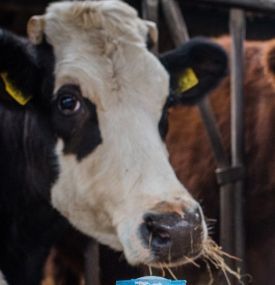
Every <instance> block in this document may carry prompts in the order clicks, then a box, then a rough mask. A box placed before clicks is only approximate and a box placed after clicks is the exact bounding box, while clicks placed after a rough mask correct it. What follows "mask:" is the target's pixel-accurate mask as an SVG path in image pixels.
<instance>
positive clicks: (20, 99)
mask: <svg viewBox="0 0 275 285" xmlns="http://www.w3.org/2000/svg"><path fill="white" fill-rule="evenodd" d="M0 75H1V77H2V79H3V81H4V84H5V90H6V92H7V93H8V94H9V95H10V96H11V97H12V98H13V99H14V100H15V101H16V102H17V103H18V104H20V105H22V106H24V105H26V104H27V103H28V102H29V101H30V99H31V98H32V97H31V96H28V97H25V96H24V95H23V93H22V92H21V91H20V90H18V89H17V88H16V87H15V86H14V85H12V83H11V82H10V80H9V79H8V74H7V73H0Z"/></svg>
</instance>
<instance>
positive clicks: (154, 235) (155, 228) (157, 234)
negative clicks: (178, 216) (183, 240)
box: [144, 216, 171, 247]
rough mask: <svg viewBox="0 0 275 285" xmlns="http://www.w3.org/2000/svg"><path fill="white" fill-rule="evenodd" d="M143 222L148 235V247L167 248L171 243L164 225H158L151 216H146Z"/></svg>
mask: <svg viewBox="0 0 275 285" xmlns="http://www.w3.org/2000/svg"><path fill="white" fill-rule="evenodd" d="M144 220H145V225H146V228H147V231H148V233H149V246H150V247H151V246H163V245H165V246H167V245H168V243H169V242H170V241H171V236H170V234H169V230H167V229H166V228H165V225H162V224H160V223H158V222H157V221H156V220H154V219H153V216H147V217H145V219H144Z"/></svg>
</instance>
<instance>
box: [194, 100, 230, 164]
mask: <svg viewBox="0 0 275 285" xmlns="http://www.w3.org/2000/svg"><path fill="white" fill-rule="evenodd" d="M198 105H199V106H198V107H199V110H200V114H201V117H202V121H203V123H204V126H205V128H206V130H207V134H208V137H209V139H210V143H211V146H212V150H213V152H214V156H215V160H216V162H217V165H218V168H221V169H224V168H228V167H229V166H230V164H229V159H228V157H227V155H226V152H225V150H224V147H223V144H222V140H221V134H220V131H219V129H218V126H217V123H216V119H215V117H214V114H213V111H212V108H211V105H210V103H209V100H208V98H207V97H206V98H204V99H203V100H202V101H201V102H200V103H199V104H198Z"/></svg>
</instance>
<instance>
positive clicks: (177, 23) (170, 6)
mask: <svg viewBox="0 0 275 285" xmlns="http://www.w3.org/2000/svg"><path fill="white" fill-rule="evenodd" d="M161 4H162V7H163V9H162V10H163V13H164V17H165V20H166V23H167V25H168V28H169V31H170V33H171V35H172V39H173V41H174V43H175V45H176V46H178V45H180V44H182V43H184V42H186V41H188V40H189V34H188V29H187V26H186V23H185V21H184V18H183V16H182V14H181V12H180V7H179V5H178V3H177V2H176V1H175V0H161Z"/></svg>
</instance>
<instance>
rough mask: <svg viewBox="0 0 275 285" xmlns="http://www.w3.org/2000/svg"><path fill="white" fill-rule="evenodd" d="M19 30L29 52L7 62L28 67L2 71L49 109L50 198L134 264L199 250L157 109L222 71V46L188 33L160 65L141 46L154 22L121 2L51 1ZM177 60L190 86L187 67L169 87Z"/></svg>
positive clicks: (196, 214) (199, 227)
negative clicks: (53, 174) (55, 170)
mask: <svg viewBox="0 0 275 285" xmlns="http://www.w3.org/2000/svg"><path fill="white" fill-rule="evenodd" d="M28 30H29V36H30V39H31V41H32V43H33V46H32V47H31V49H32V50H33V51H34V52H35V54H36V55H35V57H32V56H31V55H30V53H28V51H25V52H21V53H20V58H19V57H18V59H17V63H16V64H17V66H20V63H21V62H23V63H22V65H21V67H20V68H21V69H22V68H24V67H26V66H27V67H28V70H29V72H26V74H22V73H21V74H20V76H18V75H16V74H15V73H14V72H12V70H10V77H11V79H12V80H13V82H14V84H17V85H18V87H19V88H21V89H22V90H26V92H32V93H35V94H34V98H33V99H32V104H33V105H34V106H36V107H35V108H39V110H41V112H42V111H43V110H44V112H46V114H47V112H49V116H50V121H51V124H52V128H53V132H54V135H55V136H56V137H57V143H56V149H55V151H56V156H57V164H58V167H59V176H58V179H57V181H56V182H55V183H54V185H53V187H52V189H51V204H52V205H53V206H54V207H55V208H56V209H57V210H58V211H59V212H61V213H62V214H63V215H64V216H65V217H66V218H67V219H68V220H69V221H70V222H71V223H72V224H73V225H74V226H75V227H76V228H77V229H79V230H80V231H82V232H83V233H85V234H87V235H89V236H92V237H94V238H96V239H97V240H99V241H100V242H101V243H103V244H106V245H109V246H110V247H112V248H114V249H117V250H122V251H123V252H124V253H125V255H126V258H127V260H128V261H129V262H130V263H131V264H138V263H145V264H151V265H156V266H157V265H158V264H160V263H167V264H170V265H173V264H179V263H183V262H186V261H187V259H185V256H186V257H195V256H197V255H199V253H200V251H201V248H202V244H203V242H204V240H205V239H206V236H207V229H206V225H205V222H204V217H203V214H202V211H201V208H200V206H199V204H198V203H197V202H196V201H195V200H194V199H193V198H192V197H191V195H190V194H189V193H188V191H187V190H186V189H185V188H184V186H183V185H182V184H181V183H180V182H179V180H178V179H177V177H176V176H175V173H174V171H173V169H172V167H171V165H170V164H169V157H168V153H167V150H166V147H165V144H164V142H163V139H162V137H161V135H160V129H161V133H162V134H163V135H165V134H164V132H163V130H162V128H163V125H165V122H163V120H165V116H163V111H164V109H166V107H167V106H169V104H171V102H172V101H176V102H179V103H184V102H185V99H184V98H187V99H186V101H187V103H188V102H191V101H194V100H196V99H197V98H198V97H200V96H201V95H203V94H202V93H206V92H207V91H208V90H209V89H211V88H212V87H213V86H214V85H215V84H216V82H217V81H218V80H219V78H220V77H222V74H223V73H224V69H225V67H226V59H225V55H224V53H223V52H222V51H221V50H220V48H218V47H217V46H216V45H213V44H211V43H208V42H206V41H205V40H195V41H190V43H188V44H186V45H184V46H182V47H181V48H180V49H179V50H176V51H175V52H171V53H168V54H166V55H164V56H163V57H162V58H161V61H162V62H163V64H164V66H165V67H166V69H165V68H164V67H163V65H162V64H161V63H160V62H159V60H158V59H157V58H156V57H155V56H154V55H153V54H151V53H150V51H149V50H148V49H147V47H146V43H147V40H148V38H150V39H151V40H153V41H156V37H157V31H156V28H155V26H154V24H152V23H151V22H148V21H144V20H141V19H140V18H138V16H137V13H136V11H135V10H133V9H132V8H131V7H129V6H128V5H126V4H124V3H122V2H119V1H101V2H95V1H93V2H89V1H86V2H61V3H56V4H51V5H50V6H49V7H48V9H47V11H46V13H45V15H43V16H37V17H33V18H32V19H31V20H30V22H29V26H28ZM19 46H20V45H19ZM19 49H20V48H19ZM17 52H18V51H17ZM23 58H24V60H23ZM6 68H7V72H8V73H9V66H8V64H7V65H6ZM17 68H18V67H17ZM186 68H187V70H189V75H184V76H187V85H190V82H189V81H190V80H189V79H190V78H188V77H190V69H191V68H192V72H193V73H195V74H192V75H191V77H192V78H191V85H192V86H189V87H188V86H186V82H185V83H183V85H182V83H181V84H180V85H179V86H177V82H178V81H180V82H181V81H182V80H183V81H184V80H185V79H186V78H185V79H184V78H181V75H182V74H185V73H186ZM167 70H168V71H169V73H170V74H171V86H172V89H173V90H169V76H168V73H167ZM192 72H191V73H192ZM194 76H195V77H196V79H194ZM22 78H24V80H22ZM30 80H32V82H33V83H32V84H33V85H32V86H29V85H30V84H29V82H30ZM41 80H42V82H41ZM188 80H189V81H188ZM194 80H195V81H196V82H194ZM37 82H38V83H39V84H37ZM188 82H189V83H188ZM24 84H26V86H25V85H24ZM34 86H35V88H36V89H35V90H27V89H26V88H27V87H28V88H29V89H31V88H34ZM186 87H187V88H186ZM24 88H25V89H24ZM188 89H189V90H188ZM37 90H38V91H37ZM170 91H171V92H172V94H173V95H171V96H173V98H172V97H171V96H170V97H168V95H169V93H170ZM183 93H185V94H186V95H187V97H184V96H183V95H184V94H183ZM168 98H169V100H168ZM171 98H172V99H174V100H170V99H171ZM45 106H46V107H45ZM48 109H49V111H47V110H48ZM45 110H46V111H45ZM161 119H162V122H161ZM160 122H161V123H160ZM159 128H160V129H159ZM202 159H203V158H202Z"/></svg>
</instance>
